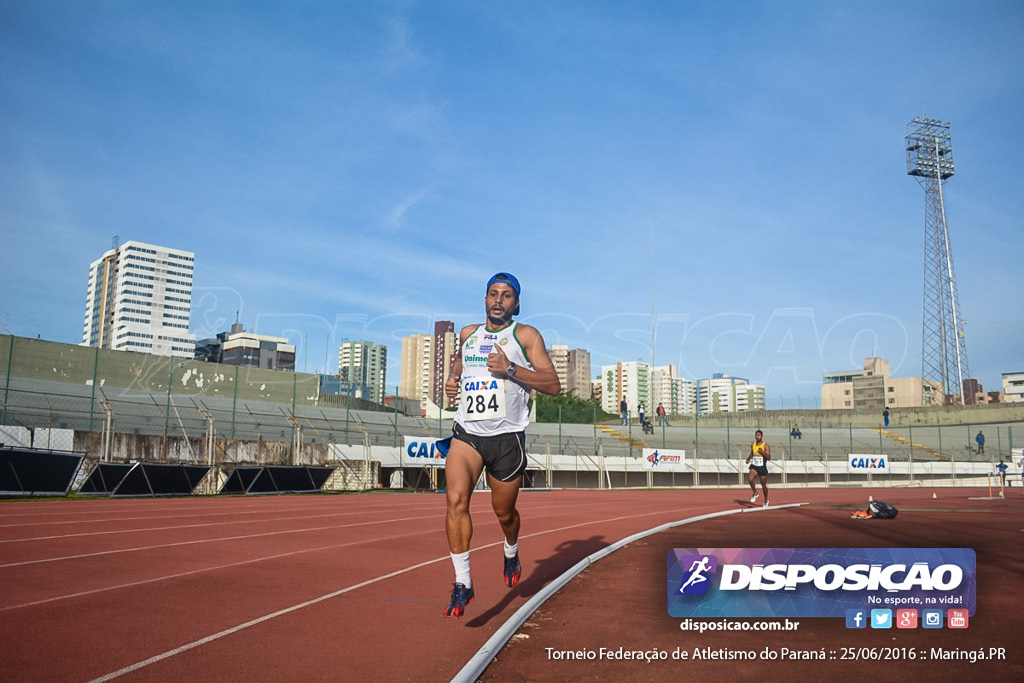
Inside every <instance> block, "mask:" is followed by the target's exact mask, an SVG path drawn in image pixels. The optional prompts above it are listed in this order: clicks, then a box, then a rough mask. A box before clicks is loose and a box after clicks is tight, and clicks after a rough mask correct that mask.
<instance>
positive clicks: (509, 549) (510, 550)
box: [502, 541, 519, 557]
mask: <svg viewBox="0 0 1024 683" xmlns="http://www.w3.org/2000/svg"><path fill="white" fill-rule="evenodd" d="M502 548H503V549H504V551H505V557H515V556H516V553H518V552H519V541H516V544H515V545H509V544H508V541H505V542H504V543H503V544H502Z"/></svg>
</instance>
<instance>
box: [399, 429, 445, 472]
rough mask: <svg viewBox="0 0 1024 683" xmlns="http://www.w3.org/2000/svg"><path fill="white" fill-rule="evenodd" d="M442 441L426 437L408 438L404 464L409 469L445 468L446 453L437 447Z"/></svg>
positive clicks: (406, 438)
mask: <svg viewBox="0 0 1024 683" xmlns="http://www.w3.org/2000/svg"><path fill="white" fill-rule="evenodd" d="M441 440H442V439H431V438H430V437H426V436H406V437H405V453H403V454H402V455H403V463H404V464H405V465H406V466H407V467H444V456H445V453H443V452H442V449H440V448H438V447H437V442H438V441H441Z"/></svg>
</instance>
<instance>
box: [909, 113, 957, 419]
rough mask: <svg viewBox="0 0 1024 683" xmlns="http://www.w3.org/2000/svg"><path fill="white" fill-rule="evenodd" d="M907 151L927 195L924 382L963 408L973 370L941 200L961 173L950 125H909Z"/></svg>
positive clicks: (930, 121) (918, 121) (921, 122)
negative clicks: (966, 383) (934, 385)
mask: <svg viewBox="0 0 1024 683" xmlns="http://www.w3.org/2000/svg"><path fill="white" fill-rule="evenodd" d="M905 147H906V152H907V175H911V176H914V177H915V178H916V179H917V181H918V184H919V185H921V187H922V188H923V189H924V193H925V226H924V314H923V316H922V344H921V377H922V378H923V379H925V380H933V381H936V382H940V383H941V384H942V388H943V389H942V390H943V394H944V396H945V402H946V403H950V402H951V400H952V397H953V396H956V395H959V396H960V404H961V405H963V404H964V403H965V395H966V392H965V390H964V380H966V379H968V378H969V377H970V370H969V366H968V363H967V341H966V338H965V336H964V321H963V318H962V316H961V315H960V296H959V293H958V292H957V286H956V275H955V274H954V269H953V249H952V247H951V245H950V240H949V226H948V224H947V222H946V205H945V198H944V197H943V194H942V187H943V185H945V183H946V182H947V181H948V180H949V179H950V178H952V177H953V174H954V173H955V172H956V166H955V164H954V162H953V142H952V137H951V136H950V124H949V123H948V122H947V123H945V124H943V123H942V122H941V121H939V120H938V119H928V118H926V119H923V120H921V119H920V118H919V117H914V120H913V121H912V122H910V123H909V124H908V125H907V137H906V145H905ZM971 402H972V403H973V395H972V397H971Z"/></svg>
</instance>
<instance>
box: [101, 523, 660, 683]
mask: <svg viewBox="0 0 1024 683" xmlns="http://www.w3.org/2000/svg"><path fill="white" fill-rule="evenodd" d="M655 514H664V511H663V510H661V511H653V512H646V513H644V514H641V515H621V516H618V517H609V518H607V519H595V520H590V521H587V522H580V523H579V524H570V525H568V526H564V527H559V528H557V529H548V530H545V531H538V532H536V533H533V534H527V535H525V536H522V537H521V538H533V537H534V536H543V535H545V534H551V533H555V532H560V531H568V530H570V529H576V528H579V527H585V526H593V525H595V524H606V523H608V522H617V521H620V520H624V519H635V518H637V517H648V516H650V515H655ZM630 538H632V537H630ZM502 543H503V541H495V542H494V543H488V544H486V545H482V546H480V547H478V548H474V549H473V550H472V551H471V552H477V551H480V550H484V549H486V548H492V547H494V546H497V545H501V544H502ZM446 560H448V561H450V560H451V557H450V556H449V555H443V556H441V557H436V558H434V559H432V560H427V561H426V562H420V563H419V564H414V565H411V566H409V567H406V568H404V569H398V570H396V571H393V572H391V573H389V574H383V575H381V576H378V577H376V578H373V579H367V580H366V581H363V582H361V583H357V584H355V585H352V586H347V587H345V588H341V589H339V590H336V591H334V592H333V593H328V594H326V595H321V596H320V597H318V598H313V599H312V600H307V601H305V602H301V603H299V604H297V605H292V606H291V607H285V608H284V609H281V610H278V611H276V612H272V613H270V614H265V615H263V616H262V617H257V618H255V619H251V620H250V621H247V622H245V623H242V624H239V625H237V626H232V627H231V628H228V629H225V630H223V631H219V632H218V633H214V634H211V635H209V636H206V637H205V638H200V639H199V640H195V641H193V642H191V643H186V644H185V645H182V646H180V647H176V648H174V649H173V650H168V651H166V652H162V653H160V654H158V655H154V656H152V657H150V658H149V659H144V660H142V661H141V662H136V663H135V664H129V665H128V666H126V667H123V668H121V669H118V670H117V671H113V672H111V673H109V674H105V675H103V676H100V677H99V678H94V679H93V680H92V681H90V683H101V682H102V681H109V680H112V679H114V678H118V677H120V676H124V675H126V674H130V673H132V672H135V671H138V670H139V669H143V668H145V667H147V666H149V665H151V664H156V663H158V662H162V661H163V660H165V659H170V658H171V657H174V656H176V655H179V654H181V653H183V652H188V651H189V650H192V649H195V648H197V647H200V646H201V645H206V644H207V643H212V642H213V641H215V640H219V639H220V638H223V637H225V636H230V635H233V634H235V633H238V632H239V631H244V630H245V629H247V628H251V627H253V626H258V625H259V624H262V623H264V622H267V621H270V620H271V619H276V618H277V617H280V616H284V615H286V614H290V613H292V612H295V611H298V610H301V609H305V608H306V607H311V606H313V605H316V604H319V603H321V602H323V601H325V600H330V599H331V598H336V597H338V596H339V595H344V594H345V593H349V592H351V591H354V590H357V589H359V588H363V587H365V586H369V585H371V584H374V583H378V582H380V581H384V580H386V579H390V578H394V577H396V576H400V575H402V574H405V573H408V572H411V571H413V570H415V569H420V568H422V567H427V566H429V565H432V564H436V563H438V562H444V561H446ZM531 602H533V601H532V600H531ZM527 604H529V603H527ZM520 611H521V610H520ZM516 614H518V612H517V613H516Z"/></svg>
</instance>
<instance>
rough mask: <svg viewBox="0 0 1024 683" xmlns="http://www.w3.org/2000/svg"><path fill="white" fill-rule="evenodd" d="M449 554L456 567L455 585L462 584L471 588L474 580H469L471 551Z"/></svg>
mask: <svg viewBox="0 0 1024 683" xmlns="http://www.w3.org/2000/svg"><path fill="white" fill-rule="evenodd" d="M449 554H450V555H451V556H452V565H453V566H454V567H455V583H461V584H462V585H463V586H465V587H466V588H469V587H470V586H472V585H473V580H472V579H471V578H469V551H468V550H467V551H466V552H464V553H449Z"/></svg>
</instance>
